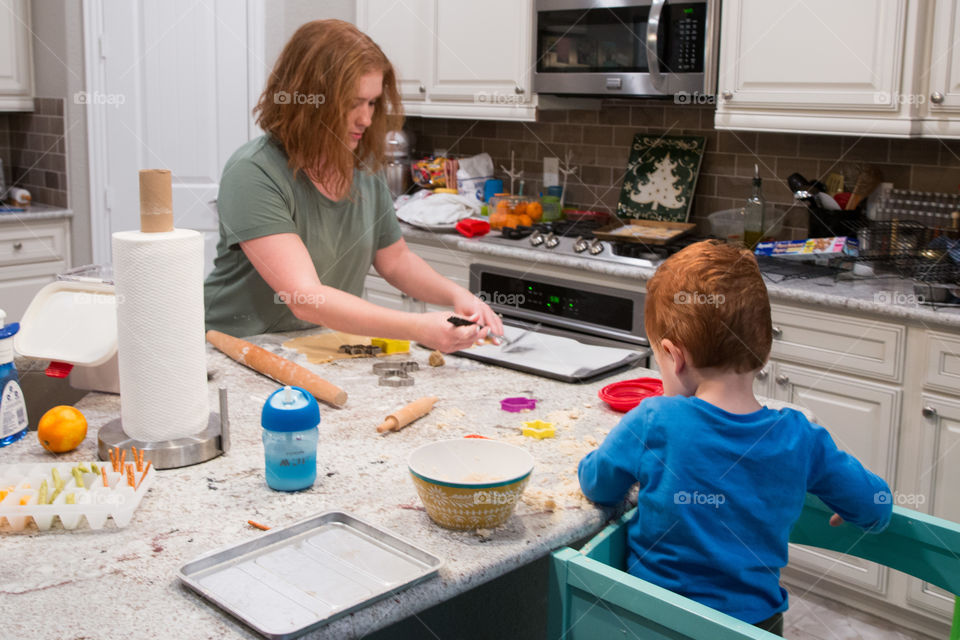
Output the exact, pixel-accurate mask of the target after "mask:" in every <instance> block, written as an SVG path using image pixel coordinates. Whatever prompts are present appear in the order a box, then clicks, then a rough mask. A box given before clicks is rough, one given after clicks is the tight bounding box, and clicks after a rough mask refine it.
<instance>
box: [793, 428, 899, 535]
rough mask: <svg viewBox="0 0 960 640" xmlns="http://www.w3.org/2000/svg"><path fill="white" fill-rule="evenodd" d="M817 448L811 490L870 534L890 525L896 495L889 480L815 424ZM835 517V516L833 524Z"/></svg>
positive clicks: (812, 462)
mask: <svg viewBox="0 0 960 640" xmlns="http://www.w3.org/2000/svg"><path fill="white" fill-rule="evenodd" d="M813 429H814V438H815V442H814V447H813V455H812V457H811V463H810V474H809V476H808V480H807V491H809V492H810V493H812V494H814V495H815V496H817V497H818V498H820V499H821V500H823V502H824V503H825V504H826V505H827V506H828V507H830V508H831V509H833V510H834V511H835V512H836V515H838V516H840V517H841V518H842V519H843V520H845V521H847V522H849V523H851V524H854V525H856V526H858V527H860V528H861V529H863V530H864V531H867V532H869V533H879V532H881V531H883V530H884V529H885V528H886V527H887V525H888V524H890V517H891V515H892V514H893V496H892V494H891V493H890V487H889V486H887V483H886V482H885V481H884V480H883V479H882V478H880V477H879V476H877V475H876V474H874V473H871V472H870V471H868V470H867V469H865V468H864V466H863V465H862V464H860V461H859V460H857V459H856V458H854V457H853V456H852V455H850V454H849V453H847V452H845V451H841V450H840V449H838V448H837V445H836V443H834V441H833V438H831V437H830V434H829V433H828V432H827V430H826V429H824V428H822V427H818V426H815V425H814V426H813ZM834 521H835V519H834V518H831V524H833V525H834V526H836V524H839V522H837V523H836V524H834Z"/></svg>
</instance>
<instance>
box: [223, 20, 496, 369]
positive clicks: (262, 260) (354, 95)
mask: <svg viewBox="0 0 960 640" xmlns="http://www.w3.org/2000/svg"><path fill="white" fill-rule="evenodd" d="M254 113H256V114H257V123H258V124H259V125H260V127H261V128H262V129H263V130H264V131H265V134H264V135H263V136H261V137H259V138H257V139H255V140H252V141H250V142H248V143H247V144H245V145H243V146H242V147H240V149H238V150H237V151H236V152H235V153H234V154H233V156H231V158H230V159H229V160H228V161H227V164H226V166H225V167H224V170H223V177H222V179H221V182H220V192H219V195H218V197H217V208H218V211H219V214H220V241H219V243H218V245H217V258H216V260H215V262H214V269H213V272H212V273H211V274H210V275H209V276H208V277H207V281H206V283H205V284H204V297H205V305H206V323H207V328H208V329H217V330H219V331H223V332H225V333H228V334H231V335H235V336H248V335H254V334H259V333H268V332H280V331H293V330H297V329H305V328H309V327H312V326H315V325H323V326H326V327H329V328H331V329H335V330H341V331H348V332H350V333H354V334H360V335H368V336H377V337H382V338H401V339H412V340H416V341H418V342H421V343H423V344H426V345H428V346H430V347H433V348H436V349H440V350H442V351H447V352H450V351H456V350H458V349H464V348H467V347H469V346H470V345H472V344H473V343H474V342H476V341H478V340H481V339H483V337H484V336H485V335H486V332H487V331H488V330H489V331H492V332H493V333H494V334H500V333H502V330H503V326H502V324H501V322H500V320H499V318H498V317H497V315H496V314H494V313H493V311H491V309H490V307H488V306H487V305H486V304H484V303H483V302H482V301H481V300H479V299H478V298H477V297H476V296H474V295H473V294H471V293H470V292H469V291H467V290H466V289H464V288H463V287H461V286H459V285H457V284H455V283H453V282H451V281H450V280H447V279H446V278H444V277H442V276H441V275H440V274H438V273H437V272H436V271H434V270H433V269H432V268H431V267H430V266H429V265H427V263H426V262H424V261H423V260H422V259H421V258H420V257H418V256H417V255H416V254H414V253H413V252H412V251H410V249H409V248H408V247H407V244H406V242H405V241H404V240H403V238H402V237H401V231H400V226H399V223H398V222H397V218H396V215H395V213H394V208H393V202H392V199H391V197H390V192H389V190H388V189H387V186H386V183H385V182H384V180H383V178H382V176H381V175H378V172H379V171H380V169H382V167H383V165H384V139H385V134H386V132H387V131H388V130H392V129H396V128H399V126H400V124H401V123H402V112H401V105H400V94H399V92H398V91H397V80H396V74H395V73H394V70H393V66H392V65H391V64H390V61H389V60H387V58H386V56H384V54H383V52H382V51H381V50H380V48H379V47H378V46H377V45H376V44H375V43H374V42H373V41H372V40H371V39H370V38H369V37H368V36H366V35H365V34H363V33H362V32H360V31H359V30H357V28H356V27H354V26H353V25H351V24H349V23H347V22H343V21H340V20H317V21H314V22H309V23H307V24H305V25H303V26H302V27H300V28H299V29H298V30H297V32H296V33H295V34H294V35H293V37H292V38H291V39H290V41H289V42H288V43H287V45H286V46H285V47H284V49H283V51H282V52H281V54H280V57H279V59H278V60H277V63H276V66H275V67H274V69H273V72H272V73H271V74H270V79H269V81H268V82H267V86H266V89H265V90H264V92H263V94H262V95H261V96H260V101H259V103H258V104H257V106H256V108H255V109H254ZM371 265H373V267H374V268H375V269H376V270H377V273H379V274H380V275H381V276H382V277H383V278H384V279H386V280H387V282H389V283H390V284H392V285H393V286H395V287H397V288H398V289H400V290H401V291H403V292H404V293H407V294H409V295H411V296H413V297H415V298H417V299H418V300H422V301H424V302H428V303H431V304H437V305H446V306H450V307H452V308H453V309H454V311H455V312H456V313H457V314H458V315H461V316H465V317H468V318H470V319H472V320H476V321H477V322H478V323H479V325H483V326H484V327H485V328H484V329H479V328H478V326H477V325H470V326H464V327H455V326H454V325H452V324H450V323H449V322H447V321H446V319H447V317H448V316H449V315H450V313H449V312H446V313H444V312H435V313H422V314H421V313H406V312H401V311H395V310H391V309H385V308H383V307H379V306H376V305H374V304H372V303H370V302H367V301H365V300H363V299H361V298H360V297H359V296H360V295H361V294H362V292H363V283H364V279H365V277H366V275H367V272H368V271H369V270H370V266H371Z"/></svg>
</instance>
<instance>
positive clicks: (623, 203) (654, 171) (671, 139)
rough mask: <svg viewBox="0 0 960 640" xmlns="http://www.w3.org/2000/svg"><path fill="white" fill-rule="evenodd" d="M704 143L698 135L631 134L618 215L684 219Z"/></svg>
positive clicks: (698, 172) (694, 184)
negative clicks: (632, 136)
mask: <svg viewBox="0 0 960 640" xmlns="http://www.w3.org/2000/svg"><path fill="white" fill-rule="evenodd" d="M705 145H706V139H705V138H703V137H700V136H655V135H647V134H642V133H638V134H637V135H636V136H634V138H633V144H632V145H631V147H630V160H629V162H628V163H627V174H626V176H624V178H623V189H622V190H621V191H620V202H619V204H618V205H617V215H618V216H620V217H621V218H641V219H644V220H667V221H670V222H686V221H687V220H688V219H689V218H690V204H691V203H692V201H693V191H694V189H696V186H697V176H698V175H699V174H700V161H701V160H702V159H703V150H704V146H705Z"/></svg>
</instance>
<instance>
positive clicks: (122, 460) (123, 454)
mask: <svg viewBox="0 0 960 640" xmlns="http://www.w3.org/2000/svg"><path fill="white" fill-rule="evenodd" d="M126 459H127V450H126V449H124V450H123V451H121V452H120V468H119V469H117V471H119V472H120V473H123V470H124V468H125V467H124V464H123V463H124V461H125V460H126Z"/></svg>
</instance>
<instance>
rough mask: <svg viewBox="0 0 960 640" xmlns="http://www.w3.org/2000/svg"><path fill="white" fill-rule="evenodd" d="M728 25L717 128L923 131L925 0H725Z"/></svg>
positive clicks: (881, 133)
mask: <svg viewBox="0 0 960 640" xmlns="http://www.w3.org/2000/svg"><path fill="white" fill-rule="evenodd" d="M720 28H721V35H720V42H721V51H720V68H719V73H718V78H719V81H718V93H719V96H718V103H717V111H716V121H715V122H716V127H717V128H718V129H747V130H756V131H796V132H806V133H829V134H840V133H847V134H856V135H864V136H884V137H888V136H899V137H907V136H917V135H920V134H921V128H922V127H921V125H922V121H923V118H922V111H921V99H920V96H921V95H922V92H921V87H920V85H919V83H920V82H921V79H922V78H921V76H922V74H923V71H924V66H923V65H924V60H925V57H926V53H927V48H928V47H929V46H930V44H929V42H928V37H927V34H928V31H929V28H930V27H929V14H928V11H927V4H926V3H923V2H908V0H847V1H845V2H834V1H832V0H805V1H804V2H801V3H790V4H784V3H780V2H767V1H765V0H726V1H725V2H724V5H723V16H722V21H721V27H720ZM954 33H955V32H954Z"/></svg>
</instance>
